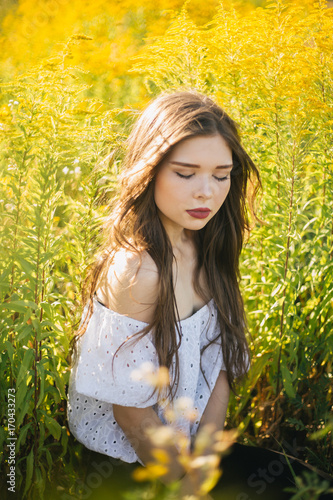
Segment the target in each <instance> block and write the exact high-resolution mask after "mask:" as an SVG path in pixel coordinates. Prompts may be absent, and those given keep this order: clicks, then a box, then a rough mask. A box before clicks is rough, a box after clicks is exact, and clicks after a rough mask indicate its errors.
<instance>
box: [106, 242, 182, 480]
mask: <svg viewBox="0 0 333 500" xmlns="http://www.w3.org/2000/svg"><path fill="white" fill-rule="evenodd" d="M139 263H140V258H139V256H138V255H137V254H135V253H131V252H129V251H126V250H121V251H120V252H118V254H117V255H116V258H115V261H114V263H113V265H112V266H111V267H110V269H109V272H108V276H107V280H106V282H105V283H103V284H102V286H101V287H100V289H99V291H98V296H99V297H100V298H101V300H102V301H103V302H104V303H105V305H106V306H107V307H109V308H110V309H112V310H113V311H115V312H117V313H119V314H124V315H126V316H129V317H130V318H133V319H136V320H138V321H144V322H146V323H149V322H150V321H151V320H152V319H153V314H154V310H155V307H156V297H157V292H158V286H159V274H158V270H157V267H156V264H155V262H154V261H153V259H152V258H151V257H150V256H149V255H148V254H147V253H143V254H142V264H141V267H140V268H139ZM113 414H114V418H115V420H116V421H117V423H118V424H119V426H120V427H121V428H122V430H123V431H124V433H125V435H126V437H127V439H128V440H129V441H130V443H131V444H132V446H133V448H134V450H135V452H136V454H137V455H138V457H139V458H140V460H141V461H142V462H143V463H144V464H146V463H148V462H151V461H155V459H154V457H153V455H152V451H153V449H154V448H155V447H156V446H154V445H153V444H152V443H151V442H150V440H149V438H148V437H147V436H146V435H145V430H147V429H148V428H149V427H156V428H158V427H161V426H163V423H162V422H161V420H160V419H159V417H158V415H157V413H156V412H155V411H154V409H153V408H152V407H151V406H150V407H147V408H137V407H129V406H120V405H115V404H114V405H113ZM160 448H161V447H160ZM163 448H164V449H165V451H166V452H167V453H168V455H169V457H170V463H169V464H168V468H169V471H168V473H167V474H166V475H165V476H164V477H163V478H161V479H162V481H163V482H165V483H168V482H173V481H176V480H178V479H179V478H180V477H181V476H183V475H184V473H185V471H184V470H183V468H182V466H181V465H180V464H179V463H178V461H177V456H178V451H177V449H176V447H175V446H164V447H163Z"/></svg>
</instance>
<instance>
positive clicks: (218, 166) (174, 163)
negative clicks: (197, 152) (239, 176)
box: [170, 161, 233, 169]
mask: <svg viewBox="0 0 333 500" xmlns="http://www.w3.org/2000/svg"><path fill="white" fill-rule="evenodd" d="M170 163H172V164H173V165H179V166H181V167H191V168H200V165H196V164H195V163H184V162H182V161H170ZM215 168H221V169H223V168H233V165H232V164H231V165H217V167H215Z"/></svg>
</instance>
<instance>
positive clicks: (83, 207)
mask: <svg viewBox="0 0 333 500" xmlns="http://www.w3.org/2000/svg"><path fill="white" fill-rule="evenodd" d="M331 7H332V6H331V3H330V2H326V1H323V0H302V1H300V0H284V1H280V0H273V1H268V2H261V1H256V2H255V1H253V2H250V1H245V0H244V1H241V0H240V1H236V0H235V1H231V0H230V1H229V0H228V1H223V2H219V1H217V0H216V1H215V0H212V1H210V2H201V1H200V0H190V1H188V2H186V4H185V5H184V4H183V2H181V1H178V0H155V1H151V0H148V1H145V2H140V1H137V0H136V1H135V2H134V0H119V1H117V2H105V1H101V0H96V1H95V2H89V1H88V0H87V1H86V0H71V1H69V0H20V1H13V0H7V1H3V2H2V4H1V6H0V20H1V31H0V54H1V56H0V79H1V84H0V92H1V93H0V142H1V150H0V176H1V182H0V206H1V222H0V224H1V242H0V252H1V256H2V259H1V263H0V266H1V268H0V293H1V306H0V325H1V337H0V344H1V350H0V351H1V357H0V374H1V376H0V387H1V391H0V399H1V415H0V417H1V427H0V450H1V456H0V460H1V464H0V466H1V470H2V472H5V473H6V471H8V466H7V464H6V461H5V460H6V457H7V454H8V450H7V448H6V442H5V440H6V436H7V396H6V395H7V392H8V388H9V387H15V389H16V427H17V430H16V435H17V437H18V441H17V449H16V451H17V463H16V467H17V489H18V490H19V491H20V498H21V497H28V498H38V497H40V498H43V496H44V492H45V487H46V486H47V485H50V484H52V481H54V478H55V477H57V485H58V487H59V498H62V497H61V494H62V495H64V492H65V493H66V494H68V495H71V496H70V498H71V497H74V498H75V497H78V496H79V490H80V488H78V487H77V477H78V475H79V476H80V477H81V479H82V477H83V476H84V472H83V471H84V467H85V465H84V461H83V459H82V447H81V445H80V444H79V443H76V442H75V441H74V440H73V438H72V436H71V435H70V434H69V432H68V429H67V423H66V417H65V408H66V389H67V383H68V377H69V369H68V365H69V357H68V352H69V350H68V349H69V340H70V338H71V336H72V333H73V328H74V326H73V325H75V324H76V323H77V321H78V320H79V318H80V314H81V311H82V305H81V303H80V294H81V287H82V283H83V279H84V276H85V273H86V270H87V267H88V266H89V264H90V263H91V261H92V258H93V254H94V251H95V249H96V248H97V246H98V244H99V241H100V238H101V236H100V228H101V224H102V220H103V216H105V215H106V214H107V213H108V204H109V201H110V200H111V199H112V197H113V196H114V193H115V187H116V183H117V175H118V172H119V170H120V169H121V159H122V155H123V149H124V142H125V139H126V137H127V134H128V131H129V128H130V125H131V124H132V122H133V120H135V118H136V116H137V114H138V112H139V111H140V110H141V109H143V108H144V107H145V106H146V104H147V103H148V102H149V100H150V99H151V98H153V97H154V96H155V95H157V94H158V93H159V92H160V91H161V90H172V89H178V88H190V87H191V88H196V89H198V90H199V91H202V92H205V93H207V94H209V95H211V96H212V97H213V98H214V99H216V100H217V101H218V102H219V103H220V104H221V105H222V106H223V107H224V108H225V109H226V111H227V112H228V113H230V114H231V116H232V117H233V118H234V119H236V120H237V121H238V123H239V124H240V129H241V134H242V138H243V141H244V144H245V146H246V148H247V149H248V151H249V153H250V155H251V156H252V157H253V159H254V160H255V162H256V164H257V166H258V168H259V170H260V172H261V175H262V182H263V192H262V195H261V199H260V203H259V204H258V207H257V213H258V217H259V219H260V220H261V223H259V222H258V221H256V220H253V230H252V233H251V237H250V238H249V240H248V241H247V242H246V245H245V248H244V251H243V254H242V275H243V279H242V290H243V293H244V300H245V306H246V311H247V315H248V323H249V331H250V334H251V336H252V343H251V349H252V352H253V362H252V368H251V371H250V374H249V377H248V379H247V381H246V382H245V384H243V385H242V386H240V387H239V389H238V395H236V396H233V397H232V399H231V403H230V406H229V414H228V427H230V428H235V427H237V428H238V429H239V430H240V432H241V438H240V439H241V440H242V442H244V443H248V444H255V445H259V446H264V447H270V448H274V449H277V450H280V451H281V450H282V449H285V450H286V451H287V452H292V453H293V454H294V455H296V456H297V457H298V458H300V459H302V460H304V461H306V462H308V463H310V464H312V465H314V466H316V467H317V468H318V469H320V470H321V471H324V472H326V473H332V463H333V457H332V428H333V419H332V399H333V396H332V359H333V335H332V330H333V329H332V322H333V285H332V283H333V279H332V278H333V180H332V125H333V109H332V105H333V78H332V75H333V59H332V54H333V39H332V32H333V29H332V28H333V11H332V8H331ZM78 471H80V473H79V474H78ZM2 477H4V475H3V474H2ZM300 483H301V482H300ZM61 492H62V493H61ZM53 494H54V491H53Z"/></svg>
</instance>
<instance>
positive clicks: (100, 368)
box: [76, 301, 158, 408]
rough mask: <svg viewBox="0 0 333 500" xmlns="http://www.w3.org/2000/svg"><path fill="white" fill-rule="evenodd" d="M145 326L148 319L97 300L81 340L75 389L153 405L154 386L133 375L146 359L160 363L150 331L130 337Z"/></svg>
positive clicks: (125, 402) (130, 403)
mask: <svg viewBox="0 0 333 500" xmlns="http://www.w3.org/2000/svg"><path fill="white" fill-rule="evenodd" d="M145 326H146V323H143V322H141V321H137V320H133V319H131V318H128V317H126V316H123V315H120V314H117V313H115V312H113V311H111V310H110V309H107V308H106V307H104V306H103V305H101V304H100V303H98V302H97V301H94V312H93V314H92V316H91V318H90V320H89V324H88V327H87V330H86V331H85V333H84V335H83V336H82V337H81V339H80V341H79V346H78V352H79V357H78V361H77V370H76V390H77V391H78V392H79V393H81V394H84V395H86V396H90V397H93V398H95V399H98V400H99V401H105V402H107V403H112V404H117V405H122V406H136V407H138V408H145V407H147V406H152V405H154V404H155V403H156V402H157V394H156V393H155V394H154V395H152V392H153V389H152V386H150V385H149V384H148V383H147V382H145V381H144V380H138V379H135V377H133V372H134V371H135V370H138V369H140V367H141V366H142V364H143V363H147V362H149V363H150V364H153V365H154V367H155V368H157V367H158V358H157V353H156V350H155V347H154V345H153V343H152V340H151V334H150V333H148V334H147V335H145V336H144V337H143V338H141V339H139V340H137V339H136V340H134V341H130V339H131V338H132V336H133V335H134V334H136V333H138V332H139V331H141V330H142V328H143V327H145ZM124 342H125V344H123V343H124ZM122 344H123V345H122ZM120 346H121V347H120ZM119 347H120V349H119V350H118V348H119Z"/></svg>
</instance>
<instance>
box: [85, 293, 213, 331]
mask: <svg viewBox="0 0 333 500" xmlns="http://www.w3.org/2000/svg"><path fill="white" fill-rule="evenodd" d="M213 301H214V299H213V298H211V299H210V300H209V301H208V302H207V303H206V304H205V305H203V306H202V307H200V309H198V310H197V311H195V313H193V314H191V316H188V317H187V318H184V319H181V320H180V321H177V323H178V324H180V325H181V324H183V323H185V321H189V320H190V319H193V318H194V317H195V316H197V315H199V313H201V312H203V311H204V310H205V309H206V308H209V306H210V304H211V303H213ZM94 305H95V306H97V307H98V308H100V309H101V310H103V311H105V312H106V313H107V314H113V315H115V316H120V317H121V318H124V319H127V320H128V321H133V322H136V323H141V324H142V325H148V323H146V322H145V321H140V320H139V319H134V318H131V317H130V316H126V315H125V314H120V313H117V312H116V311H113V310H112V309H109V308H108V307H106V306H105V305H104V304H102V303H101V302H99V301H98V300H97V299H96V298H94Z"/></svg>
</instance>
